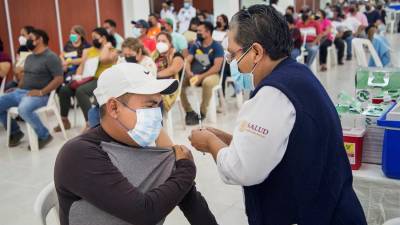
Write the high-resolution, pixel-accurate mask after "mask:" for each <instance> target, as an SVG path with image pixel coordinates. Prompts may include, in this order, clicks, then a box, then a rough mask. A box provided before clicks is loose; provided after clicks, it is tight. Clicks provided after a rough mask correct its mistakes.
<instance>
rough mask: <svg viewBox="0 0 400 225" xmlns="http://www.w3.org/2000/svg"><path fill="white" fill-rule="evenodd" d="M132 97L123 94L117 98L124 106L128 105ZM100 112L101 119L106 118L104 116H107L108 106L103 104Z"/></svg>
mask: <svg viewBox="0 0 400 225" xmlns="http://www.w3.org/2000/svg"><path fill="white" fill-rule="evenodd" d="M131 96H132V94H128V93H126V94H123V95H121V96H119V97H117V98H116V99H117V100H118V101H119V102H121V103H123V104H128V102H129V99H130V97H131ZM99 111H100V118H104V116H105V115H106V114H107V104H103V105H101V106H100V107H99Z"/></svg>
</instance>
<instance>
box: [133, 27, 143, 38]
mask: <svg viewBox="0 0 400 225" xmlns="http://www.w3.org/2000/svg"><path fill="white" fill-rule="evenodd" d="M132 35H133V37H134V38H138V37H140V35H142V32H141V31H140V29H139V28H137V27H134V28H133V29H132Z"/></svg>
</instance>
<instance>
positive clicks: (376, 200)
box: [353, 163, 400, 225]
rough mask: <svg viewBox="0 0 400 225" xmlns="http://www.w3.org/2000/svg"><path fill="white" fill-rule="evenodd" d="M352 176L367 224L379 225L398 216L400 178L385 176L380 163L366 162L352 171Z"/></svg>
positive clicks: (399, 208) (399, 211) (399, 209)
mask: <svg viewBox="0 0 400 225" xmlns="http://www.w3.org/2000/svg"><path fill="white" fill-rule="evenodd" d="M353 177H354V181H353V187H354V190H355V191H356V193H357V196H358V198H359V199H360V202H361V204H362V206H363V209H364V212H365V216H366V217H367V222H368V225H381V224H383V223H384V222H385V221H387V220H389V219H392V218H396V217H400V180H395V179H390V178H387V177H385V175H384V174H383V172H382V169H381V166H380V165H373V164H366V163H364V164H362V166H361V168H360V170H355V171H353Z"/></svg>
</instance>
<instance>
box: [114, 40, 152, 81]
mask: <svg viewBox="0 0 400 225" xmlns="http://www.w3.org/2000/svg"><path fill="white" fill-rule="evenodd" d="M121 49H122V56H123V58H124V60H120V62H121V61H126V62H131V63H137V64H140V65H142V66H144V67H146V68H147V69H148V70H149V71H150V73H151V74H152V75H153V76H157V66H156V64H155V63H154V61H153V59H152V58H151V57H150V56H149V53H148V52H147V50H146V48H145V47H144V45H143V43H142V42H141V41H140V40H139V39H136V38H127V39H126V40H125V41H124V43H122V48H121Z"/></svg>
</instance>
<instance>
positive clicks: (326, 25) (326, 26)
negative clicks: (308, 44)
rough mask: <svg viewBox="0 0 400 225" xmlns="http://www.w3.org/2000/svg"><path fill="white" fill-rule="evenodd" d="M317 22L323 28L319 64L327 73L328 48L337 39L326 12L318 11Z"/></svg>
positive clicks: (320, 37) (320, 38)
mask: <svg viewBox="0 0 400 225" xmlns="http://www.w3.org/2000/svg"><path fill="white" fill-rule="evenodd" d="M315 17H316V21H317V22H319V24H320V26H321V33H320V34H319V35H318V39H319V40H320V46H319V64H320V66H321V68H320V70H321V71H326V70H327V69H328V67H327V64H326V63H327V59H328V48H329V47H330V46H332V43H333V41H334V40H335V37H334V36H333V32H332V21H331V20H330V19H328V18H327V17H326V12H325V11H324V10H318V11H317V13H316V16H315Z"/></svg>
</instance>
